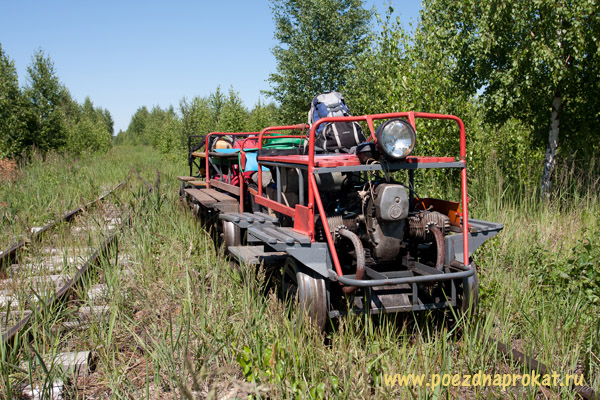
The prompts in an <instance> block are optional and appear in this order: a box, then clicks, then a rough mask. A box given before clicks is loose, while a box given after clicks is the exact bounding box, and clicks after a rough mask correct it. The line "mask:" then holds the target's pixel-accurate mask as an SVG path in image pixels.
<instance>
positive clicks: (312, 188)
mask: <svg viewBox="0 0 600 400" xmlns="http://www.w3.org/2000/svg"><path fill="white" fill-rule="evenodd" d="M391 118H405V119H407V120H408V122H409V123H410V124H411V125H412V126H413V127H415V121H416V119H417V118H423V119H438V120H449V121H454V122H456V123H457V125H458V127H459V130H460V163H462V164H463V166H462V170H461V206H462V213H463V214H462V217H463V221H462V228H463V231H462V234H463V253H464V260H463V263H464V265H465V266H468V265H469V238H468V226H469V212H468V204H467V169H466V136H465V126H464V123H463V122H462V120H461V119H460V118H458V117H456V116H454V115H446V114H432V113H421V112H399V113H385V114H371V115H362V116H355V117H351V116H350V117H327V118H322V119H319V120H318V121H317V122H315V123H314V124H313V125H312V126H310V131H309V135H308V159H307V160H306V161H307V162H302V164H304V165H307V170H308V171H307V172H308V173H307V177H308V196H307V207H306V208H308V214H309V216H308V217H309V221H308V226H309V227H310V229H309V232H308V233H309V236H310V239H311V240H312V241H314V240H315V226H314V214H315V210H314V208H315V204H316V207H317V209H318V213H319V215H320V216H321V220H322V221H325V220H326V214H325V209H324V207H323V203H322V201H321V196H320V194H319V190H318V187H317V182H316V179H315V176H314V169H315V132H316V129H317V127H318V126H319V125H321V124H323V123H328V122H351V121H366V122H367V125H368V126H369V130H370V131H371V134H370V136H369V140H372V141H375V142H376V141H377V138H376V135H375V128H374V124H373V121H374V120H379V119H391ZM307 128H309V125H307V124H298V125H284V126H272V127H268V128H265V129H263V130H262V131H260V133H258V148H259V149H262V148H263V139H266V140H268V139H276V138H278V139H283V138H306V136H304V135H265V134H266V133H268V132H276V131H285V130H296V129H302V130H304V129H307ZM415 130H416V127H415ZM210 135H220V136H224V135H231V136H243V135H246V136H250V135H257V133H256V132H243V133H225V132H211V133H209V134H208V135H207V137H206V141H207V143H208V140H209V136H210ZM244 141H245V139H244ZM241 147H242V148H241V149H240V151H241V152H242V153H243V151H244V150H243V147H244V143H242V146H241ZM208 153H209V151H208V149H207V151H206V182H207V187H208V188H210V177H209V171H210V169H209V162H208V157H209V154H208ZM281 157H284V156H281ZM330 157H332V158H333V157H335V156H330ZM283 161H285V160H284V159H283V158H282V162H283ZM289 162H291V163H294V162H293V161H292V160H290V161H289ZM428 162H438V161H431V160H429V161H428ZM257 163H258V172H259V174H258V191H257V193H256V194H254V193H250V194H251V195H253V196H254V197H255V201H256V203H257V204H261V205H263V206H265V207H268V208H271V209H273V210H275V211H277V212H280V213H282V214H285V215H289V216H291V217H294V218H296V217H298V216H297V211H296V210H295V209H293V208H291V207H288V206H285V205H284V204H281V203H278V202H277V201H274V200H271V199H268V198H266V197H265V196H264V195H263V190H262V173H260V172H261V171H262V166H261V162H260V157H258V158H257ZM240 174H241V170H240ZM243 193H244V191H243V176H240V211H241V212H243V195H244V194H243ZM325 236H326V238H327V244H328V247H329V249H330V251H331V256H332V259H333V264H334V267H335V270H336V273H337V274H338V276H342V275H343V274H342V269H341V265H340V262H339V258H338V255H337V251H336V249H335V245H334V243H333V237H332V236H331V232H329V230H328V229H325Z"/></svg>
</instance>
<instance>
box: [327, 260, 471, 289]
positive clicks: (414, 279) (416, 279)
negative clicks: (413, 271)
mask: <svg viewBox="0 0 600 400" xmlns="http://www.w3.org/2000/svg"><path fill="white" fill-rule="evenodd" d="M474 274H475V264H474V263H473V262H471V263H469V265H468V266H467V267H466V268H465V270H464V271H460V272H448V273H441V274H434V275H417V276H407V277H401V278H389V279H370V280H362V279H353V278H348V277H344V276H338V275H337V274H336V273H335V272H334V271H331V273H330V275H329V278H330V279H332V280H334V281H339V282H341V283H343V284H344V285H348V286H358V287H372V286H384V285H397V284H401V283H407V284H410V283H423V282H440V281H449V280H453V279H464V278H469V277H471V276H473V275H474Z"/></svg>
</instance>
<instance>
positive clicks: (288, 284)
mask: <svg viewBox="0 0 600 400" xmlns="http://www.w3.org/2000/svg"><path fill="white" fill-rule="evenodd" d="M418 119H433V120H448V121H451V122H454V123H456V125H457V127H458V131H459V138H458V139H459V141H460V154H459V157H458V158H456V157H419V156H413V155H411V154H410V153H411V152H412V150H413V148H414V145H415V142H416V140H417V134H416V123H415V122H416V120H418ZM352 121H358V122H360V123H363V124H365V125H366V126H368V129H369V131H370V135H369V137H368V139H367V141H366V142H365V143H362V144H360V145H359V146H357V147H356V148H355V149H354V151H353V152H352V153H344V152H329V153H325V152H320V151H319V149H317V148H316V146H315V132H316V130H317V127H318V126H319V125H320V124H326V123H335V122H352ZM376 123H380V125H379V126H378V128H377V129H375V124H376ZM196 139H197V137H192V138H190V142H189V147H190V151H189V159H188V161H189V164H190V175H189V176H181V177H179V180H181V185H182V186H181V192H180V195H181V198H182V200H183V201H184V202H185V203H186V204H188V205H190V206H191V207H192V209H193V210H194V212H195V213H197V214H198V215H199V216H200V218H201V219H202V220H203V221H205V222H206V223H207V224H210V225H212V226H213V228H214V229H215V231H216V232H217V233H218V236H219V237H220V239H221V242H222V245H223V246H224V247H225V249H226V251H227V252H228V254H229V255H230V256H231V257H232V258H234V259H235V260H237V261H238V262H240V263H247V264H255V265H261V264H264V265H265V266H269V267H274V268H276V269H279V270H280V271H281V287H280V289H281V292H282V293H283V295H284V296H287V297H293V298H296V300H297V306H298V309H299V310H298V311H299V312H306V313H307V314H308V315H309V317H310V318H311V319H312V320H313V321H314V322H315V323H316V324H317V325H318V326H319V327H320V328H323V327H324V326H325V324H326V322H327V319H328V318H335V317H339V316H341V315H344V314H346V313H349V312H359V313H370V314H379V313H395V312H406V311H419V310H429V309H445V308H449V307H455V308H456V309H458V310H461V311H467V310H469V309H470V308H473V307H474V306H475V305H476V303H477V297H478V292H479V281H478V278H477V269H476V265H475V263H474V262H473V261H472V258H471V255H472V254H473V252H474V251H475V250H476V249H477V248H478V247H479V246H481V245H482V244H483V243H484V242H485V241H486V240H488V239H490V238H492V237H494V236H495V235H496V234H497V233H498V232H499V231H500V230H501V229H502V225H501V224H499V223H494V222H487V221H481V220H474V219H469V217H468V198H467V168H466V167H467V164H466V139H465V127H464V124H463V122H462V121H461V120H460V118H458V117H456V116H453V115H444V114H430V113H421V112H400V113H386V114H372V115H362V116H348V117H327V118H322V119H319V120H318V121H316V122H315V123H314V124H313V125H312V126H309V125H306V124H299V125H288V126H272V127H268V128H265V129H263V130H262V131H260V132H236V133H231V132H211V133H209V134H207V135H206V136H205V145H204V148H203V149H198V150H196V149H192V148H191V146H192V144H194V140H196ZM192 150H194V151H192ZM430 168H437V169H457V170H459V172H460V181H461V188H460V199H456V200H459V201H448V200H442V199H434V198H421V197H419V196H418V194H417V193H416V192H415V174H416V173H418V171H420V170H423V169H430ZM402 181H403V182H402Z"/></svg>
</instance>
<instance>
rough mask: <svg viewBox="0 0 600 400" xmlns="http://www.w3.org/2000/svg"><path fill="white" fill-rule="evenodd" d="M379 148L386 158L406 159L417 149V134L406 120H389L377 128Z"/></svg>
mask: <svg viewBox="0 0 600 400" xmlns="http://www.w3.org/2000/svg"><path fill="white" fill-rule="evenodd" d="M376 136H377V146H378V147H379V149H380V150H381V151H382V152H383V154H384V155H385V157H386V158H388V159H391V160H400V159H402V158H406V157H407V156H408V155H409V154H410V153H411V152H412V151H413V148H414V147H415V142H416V141H417V134H416V133H415V130H414V129H413V127H412V125H410V124H409V123H408V122H407V121H406V120H403V119H399V118H396V119H389V120H387V121H385V122H384V123H383V124H381V125H380V126H379V128H377V133H376Z"/></svg>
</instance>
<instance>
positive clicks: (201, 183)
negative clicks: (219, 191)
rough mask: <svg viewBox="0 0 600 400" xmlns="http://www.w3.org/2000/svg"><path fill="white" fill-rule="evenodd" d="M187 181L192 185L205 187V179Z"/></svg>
mask: <svg viewBox="0 0 600 400" xmlns="http://www.w3.org/2000/svg"><path fill="white" fill-rule="evenodd" d="M188 183H189V184H190V185H192V186H202V187H206V182H205V181H198V180H195V181H188Z"/></svg>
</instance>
